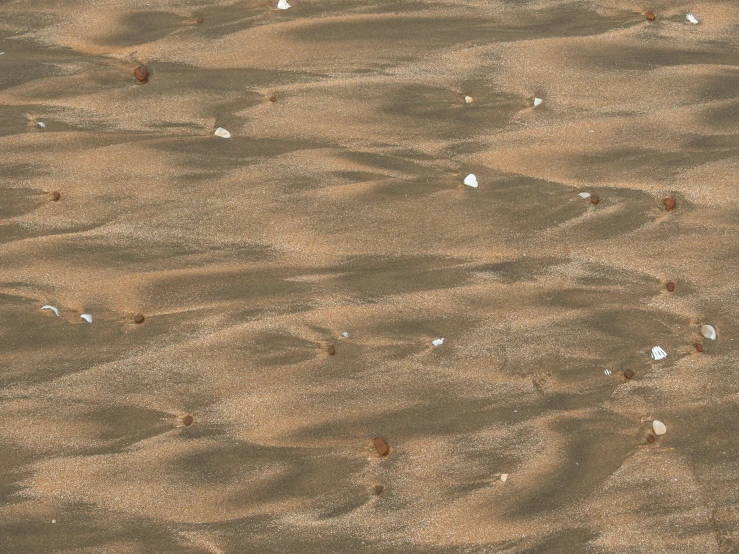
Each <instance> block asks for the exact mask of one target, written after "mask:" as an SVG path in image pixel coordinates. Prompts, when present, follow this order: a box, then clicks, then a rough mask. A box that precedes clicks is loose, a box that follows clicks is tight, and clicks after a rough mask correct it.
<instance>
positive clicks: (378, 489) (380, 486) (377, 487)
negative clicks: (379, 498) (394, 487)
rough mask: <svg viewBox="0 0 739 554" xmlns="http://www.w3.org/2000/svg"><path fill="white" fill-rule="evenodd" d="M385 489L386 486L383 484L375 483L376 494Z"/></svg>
mask: <svg viewBox="0 0 739 554" xmlns="http://www.w3.org/2000/svg"><path fill="white" fill-rule="evenodd" d="M384 490H385V487H384V486H383V485H375V494H378V495H379V494H382V491H384Z"/></svg>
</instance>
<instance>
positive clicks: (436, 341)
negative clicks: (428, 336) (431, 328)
mask: <svg viewBox="0 0 739 554" xmlns="http://www.w3.org/2000/svg"><path fill="white" fill-rule="evenodd" d="M431 344H433V345H434V346H441V345H442V344H444V337H441V338H438V339H434V340H432V341H431Z"/></svg>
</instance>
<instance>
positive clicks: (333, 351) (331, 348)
mask: <svg viewBox="0 0 739 554" xmlns="http://www.w3.org/2000/svg"><path fill="white" fill-rule="evenodd" d="M326 352H328V355H329V356H333V355H334V354H336V347H335V346H334V345H333V344H329V345H328V346H327V347H326Z"/></svg>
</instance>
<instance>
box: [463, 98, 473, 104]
mask: <svg viewBox="0 0 739 554" xmlns="http://www.w3.org/2000/svg"><path fill="white" fill-rule="evenodd" d="M474 101H475V100H474V99H473V98H472V97H471V96H465V97H464V103H465V104H472V102H474Z"/></svg>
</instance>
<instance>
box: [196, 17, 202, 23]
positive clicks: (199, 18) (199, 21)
mask: <svg viewBox="0 0 739 554" xmlns="http://www.w3.org/2000/svg"><path fill="white" fill-rule="evenodd" d="M202 22H203V18H202V17H198V18H197V19H196V20H195V23H198V24H200V23H202Z"/></svg>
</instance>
